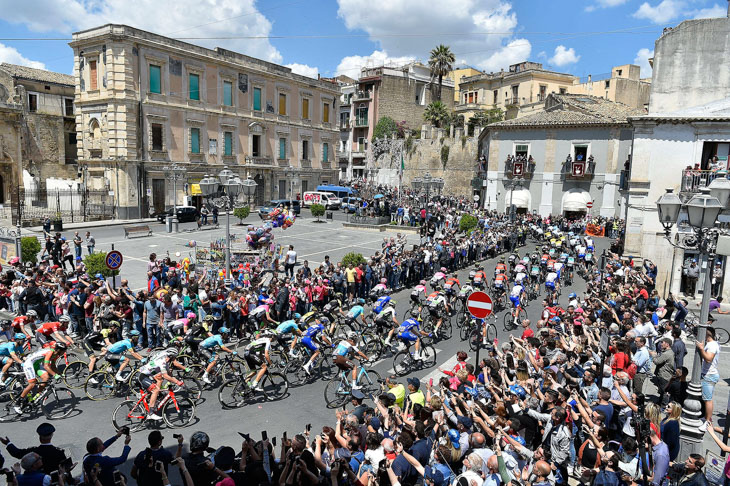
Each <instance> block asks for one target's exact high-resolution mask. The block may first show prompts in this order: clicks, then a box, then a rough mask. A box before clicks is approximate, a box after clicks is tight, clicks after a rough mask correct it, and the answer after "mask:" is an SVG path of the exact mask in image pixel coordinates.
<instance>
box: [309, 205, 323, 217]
mask: <svg viewBox="0 0 730 486" xmlns="http://www.w3.org/2000/svg"><path fill="white" fill-rule="evenodd" d="M309 210H310V211H311V212H312V216H314V217H315V218H317V221H319V218H320V217H322V216H324V206H322V205H321V204H312V206H311V207H310V208H309Z"/></svg>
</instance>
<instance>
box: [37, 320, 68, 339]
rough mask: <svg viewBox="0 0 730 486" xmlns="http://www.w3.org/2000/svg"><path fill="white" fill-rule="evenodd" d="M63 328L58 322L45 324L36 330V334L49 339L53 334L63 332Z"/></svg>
mask: <svg viewBox="0 0 730 486" xmlns="http://www.w3.org/2000/svg"><path fill="white" fill-rule="evenodd" d="M63 328H64V326H63V325H62V324H61V323H60V322H46V323H45V324H43V325H42V326H41V327H39V328H38V329H36V332H39V333H41V334H43V335H44V336H46V337H51V334H53V333H54V332H59V331H63V330H64V329H63Z"/></svg>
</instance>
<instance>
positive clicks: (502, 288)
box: [492, 273, 509, 301]
mask: <svg viewBox="0 0 730 486" xmlns="http://www.w3.org/2000/svg"><path fill="white" fill-rule="evenodd" d="M508 284H509V280H508V279H507V275H505V274H504V273H498V274H497V275H495V276H494V282H492V288H493V289H494V293H495V294H496V296H497V301H500V300H502V295H504V293H505V292H506V291H507V285H508Z"/></svg>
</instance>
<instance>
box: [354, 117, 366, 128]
mask: <svg viewBox="0 0 730 486" xmlns="http://www.w3.org/2000/svg"><path fill="white" fill-rule="evenodd" d="M355 126H356V127H366V126H368V119H367V118H356V119H355Z"/></svg>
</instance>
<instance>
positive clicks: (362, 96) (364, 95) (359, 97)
mask: <svg viewBox="0 0 730 486" xmlns="http://www.w3.org/2000/svg"><path fill="white" fill-rule="evenodd" d="M372 97H373V93H372V91H371V90H362V91H356V92H355V96H353V98H354V99H355V101H364V100H370V99H372Z"/></svg>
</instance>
